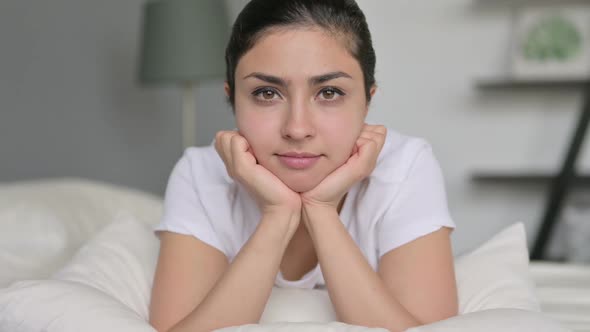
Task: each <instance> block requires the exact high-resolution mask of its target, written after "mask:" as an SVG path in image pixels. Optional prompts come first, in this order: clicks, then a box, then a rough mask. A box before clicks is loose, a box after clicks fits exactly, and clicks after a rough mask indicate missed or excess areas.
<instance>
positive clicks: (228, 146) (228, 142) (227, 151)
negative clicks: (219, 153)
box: [221, 131, 235, 173]
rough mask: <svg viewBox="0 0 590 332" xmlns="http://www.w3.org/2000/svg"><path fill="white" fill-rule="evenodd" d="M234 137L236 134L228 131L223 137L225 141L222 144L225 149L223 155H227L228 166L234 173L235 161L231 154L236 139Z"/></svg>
mask: <svg viewBox="0 0 590 332" xmlns="http://www.w3.org/2000/svg"><path fill="white" fill-rule="evenodd" d="M234 136H235V132H231V131H228V132H227V133H225V135H224V136H223V139H222V142H221V144H222V147H223V154H224V155H225V158H226V160H227V164H228V166H229V168H230V169H231V170H232V173H233V171H234V160H233V156H232V154H231V140H232V137H234Z"/></svg>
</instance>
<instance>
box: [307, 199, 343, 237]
mask: <svg viewBox="0 0 590 332" xmlns="http://www.w3.org/2000/svg"><path fill="white" fill-rule="evenodd" d="M301 216H302V218H301V219H302V220H303V222H304V224H305V227H306V228H307V230H308V232H309V233H310V234H312V233H313V232H314V229H315V228H316V227H317V226H318V225H317V224H322V223H324V224H325V223H327V222H329V220H340V216H339V215H338V210H337V209H336V208H335V207H333V206H331V205H313V204H312V205H305V204H304V205H303V208H302V209H301Z"/></svg>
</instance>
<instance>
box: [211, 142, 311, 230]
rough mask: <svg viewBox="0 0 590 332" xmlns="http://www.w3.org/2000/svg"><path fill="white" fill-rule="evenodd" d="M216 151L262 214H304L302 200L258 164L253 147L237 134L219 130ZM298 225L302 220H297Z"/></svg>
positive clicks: (228, 171)
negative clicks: (252, 197)
mask: <svg viewBox="0 0 590 332" xmlns="http://www.w3.org/2000/svg"><path fill="white" fill-rule="evenodd" d="M215 149H216V150H217V153H218V154H219V156H220V157H221V159H222V160H223V162H224V164H225V168H226V170H227V173H228V174H229V176H230V177H231V178H232V179H234V180H237V181H239V182H240V183H242V184H243V185H245V186H246V189H247V190H248V191H249V192H250V193H251V194H253V195H254V196H255V199H256V201H257V203H258V204H259V207H260V209H261V211H262V213H263V214H264V213H281V212H287V213H291V214H292V213H295V214H297V215H299V214H300V211H301V198H300V196H299V194H297V193H296V192H294V191H293V190H291V188H289V187H287V185H285V184H284V183H283V181H281V180H280V179H279V178H278V177H277V176H276V175H274V174H273V173H271V172H270V171H269V170H268V169H266V168H264V166H262V165H260V164H258V163H257V161H256V157H254V154H252V152H251V149H250V144H249V143H248V141H247V140H246V138H244V137H243V136H242V135H240V134H239V133H238V132H237V131H235V130H231V131H224V130H222V131H219V132H217V134H216V135H215ZM297 222H298V221H297Z"/></svg>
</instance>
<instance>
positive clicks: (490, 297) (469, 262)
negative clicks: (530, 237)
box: [455, 222, 541, 313]
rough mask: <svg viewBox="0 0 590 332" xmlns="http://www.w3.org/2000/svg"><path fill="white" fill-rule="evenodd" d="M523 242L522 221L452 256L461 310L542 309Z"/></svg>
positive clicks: (524, 233)
mask: <svg viewBox="0 0 590 332" xmlns="http://www.w3.org/2000/svg"><path fill="white" fill-rule="evenodd" d="M526 241H527V240H526V232H525V227H524V224H523V223H521V222H518V223H515V224H513V225H511V226H508V227H507V228H505V229H504V230H502V231H501V232H499V233H498V234H496V235H494V236H493V237H492V238H491V239H489V240H488V241H486V242H485V243H483V244H481V245H480V246H479V247H478V248H476V249H475V250H473V251H471V252H469V253H467V254H465V255H462V256H460V257H457V258H455V277H456V279H457V290H458V293H459V312H460V313H468V312H475V311H480V310H486V309H493V308H514V309H524V310H531V311H541V308H540V305H539V300H538V299H537V296H536V294H535V284H534V280H533V277H532V275H531V273H530V271H529V253H528V248H527V243H526Z"/></svg>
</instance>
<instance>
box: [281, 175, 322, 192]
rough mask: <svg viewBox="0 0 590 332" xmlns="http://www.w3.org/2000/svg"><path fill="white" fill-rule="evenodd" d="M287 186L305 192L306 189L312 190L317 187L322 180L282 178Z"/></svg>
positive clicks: (295, 190)
mask: <svg viewBox="0 0 590 332" xmlns="http://www.w3.org/2000/svg"><path fill="white" fill-rule="evenodd" d="M282 181H283V182H284V183H285V184H286V185H287V187H289V188H290V189H291V190H293V191H294V192H298V193H304V192H306V191H310V190H312V189H313V188H315V187H316V186H317V185H318V184H319V182H320V181H314V180H312V179H309V178H308V179H300V178H292V179H288V180H287V179H283V180H282Z"/></svg>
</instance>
